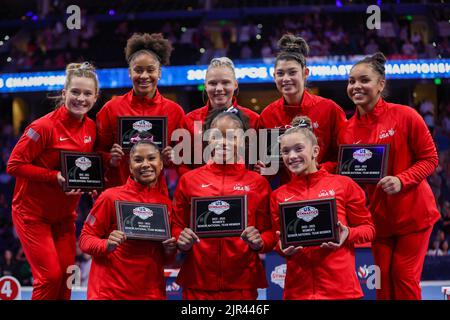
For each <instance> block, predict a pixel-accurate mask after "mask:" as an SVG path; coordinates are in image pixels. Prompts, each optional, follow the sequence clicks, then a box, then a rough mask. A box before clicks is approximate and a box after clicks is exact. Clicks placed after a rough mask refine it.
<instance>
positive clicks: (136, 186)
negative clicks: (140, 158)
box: [125, 176, 157, 192]
mask: <svg viewBox="0 0 450 320" xmlns="http://www.w3.org/2000/svg"><path fill="white" fill-rule="evenodd" d="M125 186H126V187H127V189H130V190H133V191H136V192H145V191H147V192H152V191H155V192H156V191H157V188H156V186H153V187H150V186H144V185H142V184H140V183H139V182H137V181H135V180H134V179H133V178H132V177H131V176H129V177H128V179H127V182H126V184H125Z"/></svg>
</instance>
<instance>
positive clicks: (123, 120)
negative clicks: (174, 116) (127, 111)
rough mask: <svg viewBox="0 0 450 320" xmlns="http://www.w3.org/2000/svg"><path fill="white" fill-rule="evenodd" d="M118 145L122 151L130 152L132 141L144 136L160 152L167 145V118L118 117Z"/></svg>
mask: <svg viewBox="0 0 450 320" xmlns="http://www.w3.org/2000/svg"><path fill="white" fill-rule="evenodd" d="M117 128H118V133H117V135H118V139H119V141H118V144H119V145H120V146H121V147H122V149H123V150H126V151H128V150H130V149H131V147H132V146H133V142H132V140H133V139H139V137H141V136H143V135H145V136H148V137H150V139H151V140H152V141H153V142H154V143H155V144H156V145H157V146H158V147H159V148H160V149H161V150H162V149H164V148H165V147H166V146H167V144H168V141H167V139H168V137H167V135H168V133H167V117H144V116H142V117H119V118H118V127H117Z"/></svg>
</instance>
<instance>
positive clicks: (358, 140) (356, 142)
mask: <svg viewBox="0 0 450 320" xmlns="http://www.w3.org/2000/svg"><path fill="white" fill-rule="evenodd" d="M360 142H361V140H358V141H356V142H353V144H358V143H360Z"/></svg>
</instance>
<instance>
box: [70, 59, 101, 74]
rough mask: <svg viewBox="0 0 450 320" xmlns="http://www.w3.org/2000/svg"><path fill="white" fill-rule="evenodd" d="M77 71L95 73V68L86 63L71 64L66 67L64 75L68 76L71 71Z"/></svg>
mask: <svg viewBox="0 0 450 320" xmlns="http://www.w3.org/2000/svg"><path fill="white" fill-rule="evenodd" d="M77 70H80V71H91V72H95V67H94V66H93V65H92V64H90V63H89V62H87V61H86V62H82V63H78V62H72V63H69V64H68V65H67V67H66V74H68V73H69V72H71V71H77Z"/></svg>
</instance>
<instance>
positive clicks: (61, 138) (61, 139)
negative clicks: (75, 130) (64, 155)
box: [59, 137, 69, 141]
mask: <svg viewBox="0 0 450 320" xmlns="http://www.w3.org/2000/svg"><path fill="white" fill-rule="evenodd" d="M66 140H69V138H63V137H59V141H66Z"/></svg>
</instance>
